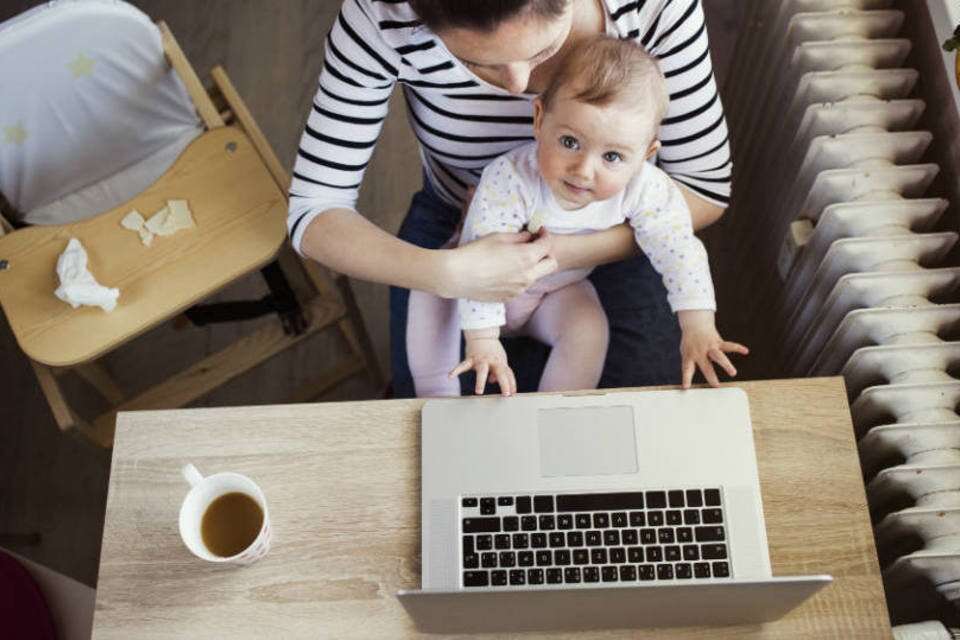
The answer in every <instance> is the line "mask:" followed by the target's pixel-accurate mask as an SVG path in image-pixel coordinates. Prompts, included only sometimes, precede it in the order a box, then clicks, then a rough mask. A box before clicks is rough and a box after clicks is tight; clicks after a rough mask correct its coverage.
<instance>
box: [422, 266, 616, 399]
mask: <svg viewBox="0 0 960 640" xmlns="http://www.w3.org/2000/svg"><path fill="white" fill-rule="evenodd" d="M584 275H585V272H561V273H557V274H553V275H551V276H548V277H547V278H543V279H541V280H540V281H538V282H537V283H536V284H535V285H534V286H533V287H531V288H530V289H529V290H528V291H527V292H526V293H523V294H522V295H520V296H518V297H516V298H514V299H513V300H510V301H509V302H507V304H506V312H507V324H506V326H505V327H503V330H504V334H506V335H528V336H531V337H533V338H536V339H537V340H539V341H540V342H543V343H544V344H546V345H547V346H549V347H551V351H550V358H549V359H548V360H547V365H546V367H545V368H544V370H543V376H542V377H541V378H540V387H539V388H540V391H574V390H578V389H596V387H597V384H598V383H599V382H600V374H601V372H602V371H603V363H604V360H605V359H606V355H607V341H608V338H609V327H608V324H607V317H606V314H605V313H604V312H603V307H601V306H600V300H599V298H597V292H596V291H595V290H594V288H593V285H592V284H590V281H589V280H587V279H586V278H585V277H584ZM571 279H572V280H573V281H571ZM407 357H408V359H409V362H410V372H411V373H412V374H413V382H414V386H415V387H416V391H417V396H418V397H421V398H427V397H437V396H459V395H460V383H459V381H458V380H457V379H451V378H450V377H449V373H450V371H451V370H452V369H453V368H454V367H455V366H457V364H458V363H459V362H460V322H459V318H458V316H457V301H456V300H449V299H445V298H438V297H437V296H434V295H431V294H429V293H424V292H423V291H411V292H410V304H409V308H408V311H407Z"/></svg>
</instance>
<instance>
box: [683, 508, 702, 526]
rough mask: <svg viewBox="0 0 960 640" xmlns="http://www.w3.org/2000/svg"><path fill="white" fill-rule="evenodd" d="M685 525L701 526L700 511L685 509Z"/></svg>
mask: <svg viewBox="0 0 960 640" xmlns="http://www.w3.org/2000/svg"><path fill="white" fill-rule="evenodd" d="M683 524H700V509H684V510H683Z"/></svg>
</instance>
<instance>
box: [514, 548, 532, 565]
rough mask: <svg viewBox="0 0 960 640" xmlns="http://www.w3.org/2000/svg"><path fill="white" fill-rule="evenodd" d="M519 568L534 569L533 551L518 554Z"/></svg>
mask: <svg viewBox="0 0 960 640" xmlns="http://www.w3.org/2000/svg"><path fill="white" fill-rule="evenodd" d="M517 566H519V567H532V566H533V551H520V552H519V553H517Z"/></svg>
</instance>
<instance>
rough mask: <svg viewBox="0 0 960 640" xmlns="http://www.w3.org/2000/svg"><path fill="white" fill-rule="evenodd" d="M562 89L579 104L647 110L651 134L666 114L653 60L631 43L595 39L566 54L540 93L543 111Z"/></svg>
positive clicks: (663, 87)
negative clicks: (627, 105)
mask: <svg viewBox="0 0 960 640" xmlns="http://www.w3.org/2000/svg"><path fill="white" fill-rule="evenodd" d="M564 88H570V90H571V91H572V95H571V97H572V98H573V99H574V100H578V101H580V102H586V103H587V104H593V105H598V106H606V105H608V104H610V103H612V102H619V101H621V100H624V99H626V100H629V101H630V103H631V104H635V105H637V106H638V107H641V106H642V107H645V108H646V109H649V111H650V112H651V114H652V116H653V119H654V125H653V126H654V131H656V129H657V127H659V126H660V121H661V120H663V117H664V115H665V114H666V112H667V104H668V102H669V97H668V95H667V86H666V81H665V80H664V78H663V73H662V72H661V71H660V66H659V65H658V64H657V61H656V59H655V58H654V57H653V56H651V55H650V54H649V53H647V52H646V50H645V49H644V48H643V47H642V46H640V45H639V44H637V43H635V42H633V41H632V40H620V39H619V38H613V37H610V36H605V35H601V36H596V37H594V38H590V39H589V40H586V41H584V42H581V43H579V44H577V45H576V46H575V47H574V48H573V49H571V50H570V52H568V53H567V54H566V55H565V56H564V58H563V60H562V62H561V63H560V65H559V68H558V69H557V70H556V72H555V73H554V75H553V79H552V80H551V81H550V84H549V85H548V86H547V88H546V90H545V91H544V92H543V93H542V94H540V99H541V100H542V101H543V108H544V110H549V109H550V104H551V102H552V101H553V100H555V99H556V96H557V94H559V93H560V91H561V90H562V89H564Z"/></svg>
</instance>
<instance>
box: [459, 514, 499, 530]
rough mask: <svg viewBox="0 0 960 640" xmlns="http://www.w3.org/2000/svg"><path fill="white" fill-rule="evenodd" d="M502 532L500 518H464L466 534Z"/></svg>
mask: <svg viewBox="0 0 960 640" xmlns="http://www.w3.org/2000/svg"><path fill="white" fill-rule="evenodd" d="M498 531H500V518H499V517H496V516H494V517H492V518H464V519H463V532H464V533H497V532H498Z"/></svg>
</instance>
